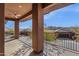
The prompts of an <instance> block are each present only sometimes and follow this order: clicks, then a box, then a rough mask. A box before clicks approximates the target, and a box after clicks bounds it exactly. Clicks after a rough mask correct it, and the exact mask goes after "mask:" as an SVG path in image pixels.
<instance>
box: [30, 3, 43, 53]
mask: <svg viewBox="0 0 79 59" xmlns="http://www.w3.org/2000/svg"><path fill="white" fill-rule="evenodd" d="M42 12H43V10H42V5H41V4H35V3H34V4H32V47H33V51H34V52H37V53H39V52H41V51H43V44H44V27H43V13H42Z"/></svg>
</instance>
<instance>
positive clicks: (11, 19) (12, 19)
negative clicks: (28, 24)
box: [5, 17, 16, 21]
mask: <svg viewBox="0 0 79 59" xmlns="http://www.w3.org/2000/svg"><path fill="white" fill-rule="evenodd" d="M5 20H10V21H15V20H16V19H14V18H10V17H5Z"/></svg>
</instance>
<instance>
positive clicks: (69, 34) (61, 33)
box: [55, 29, 75, 39]
mask: <svg viewBox="0 0 79 59" xmlns="http://www.w3.org/2000/svg"><path fill="white" fill-rule="evenodd" d="M55 34H56V35H57V38H70V39H75V32H73V31H70V30H62V29H58V30H56V31H55Z"/></svg>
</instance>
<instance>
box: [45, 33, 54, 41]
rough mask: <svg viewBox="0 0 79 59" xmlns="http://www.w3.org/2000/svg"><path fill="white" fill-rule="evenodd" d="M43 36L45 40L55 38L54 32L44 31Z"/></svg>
mask: <svg viewBox="0 0 79 59" xmlns="http://www.w3.org/2000/svg"><path fill="white" fill-rule="evenodd" d="M44 38H45V40H47V41H54V40H55V39H56V35H55V33H46V32H45V33H44Z"/></svg>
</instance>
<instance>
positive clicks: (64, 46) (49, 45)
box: [44, 34, 79, 56]
mask: <svg viewBox="0 0 79 59" xmlns="http://www.w3.org/2000/svg"><path fill="white" fill-rule="evenodd" d="M45 35H46V36H45V38H44V39H45V43H44V51H45V54H46V55H51V56H52V55H67V53H69V55H78V56H79V42H78V40H79V38H77V39H75V40H72V39H69V38H56V39H55V40H52V39H53V38H51V41H48V39H47V34H45ZM46 39H47V40H46ZM65 51H66V52H65ZM68 51H69V52H68Z"/></svg>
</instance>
